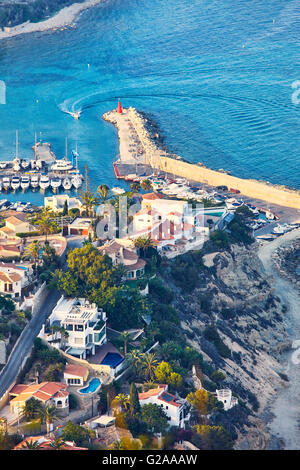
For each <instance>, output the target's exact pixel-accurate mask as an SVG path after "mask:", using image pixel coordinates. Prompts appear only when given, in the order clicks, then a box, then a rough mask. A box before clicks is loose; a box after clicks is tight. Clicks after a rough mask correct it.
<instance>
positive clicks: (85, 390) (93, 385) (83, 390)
mask: <svg viewBox="0 0 300 470" xmlns="http://www.w3.org/2000/svg"><path fill="white" fill-rule="evenodd" d="M100 385H101V382H100V380H99V379H97V378H94V379H92V380H90V382H89V384H88V386H87V387H84V388H81V389H80V390H79V392H80V393H93V392H95V391H96V390H97V388H98V387H100Z"/></svg>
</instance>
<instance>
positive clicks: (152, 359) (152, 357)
mask: <svg viewBox="0 0 300 470" xmlns="http://www.w3.org/2000/svg"><path fill="white" fill-rule="evenodd" d="M157 365H158V360H157V359H156V354H155V353H146V354H143V357H142V364H141V369H142V371H143V372H144V375H145V377H146V379H151V380H153V379H154V377H155V375H154V371H155V369H156V367H157Z"/></svg>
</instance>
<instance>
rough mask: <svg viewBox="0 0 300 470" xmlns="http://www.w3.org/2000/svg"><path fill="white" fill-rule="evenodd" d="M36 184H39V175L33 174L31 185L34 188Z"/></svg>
mask: <svg viewBox="0 0 300 470" xmlns="http://www.w3.org/2000/svg"><path fill="white" fill-rule="evenodd" d="M38 186H39V177H38V175H33V176H32V177H31V187H32V188H34V189H35V188H37V187H38Z"/></svg>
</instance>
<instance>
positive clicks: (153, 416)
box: [141, 403, 168, 434]
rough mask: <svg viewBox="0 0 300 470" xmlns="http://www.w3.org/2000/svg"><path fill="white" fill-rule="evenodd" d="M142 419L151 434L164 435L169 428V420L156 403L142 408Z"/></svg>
mask: <svg viewBox="0 0 300 470" xmlns="http://www.w3.org/2000/svg"><path fill="white" fill-rule="evenodd" d="M141 419H142V421H144V422H145V423H146V425H147V427H148V430H149V432H154V433H158V432H161V433H162V434H164V432H165V431H166V429H167V427H168V419H167V416H166V414H165V412H164V411H163V410H162V408H161V407H160V406H158V405H156V404H154V403H148V404H147V405H143V406H142V407H141Z"/></svg>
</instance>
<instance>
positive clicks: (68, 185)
mask: <svg viewBox="0 0 300 470" xmlns="http://www.w3.org/2000/svg"><path fill="white" fill-rule="evenodd" d="M62 185H63V188H64V189H67V190H68V189H71V188H72V181H71V180H70V178H64V179H63V182H62Z"/></svg>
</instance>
